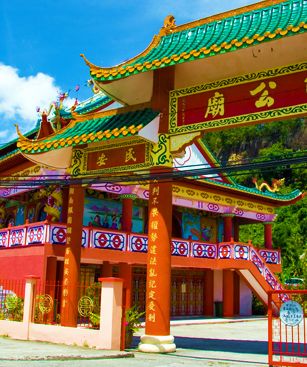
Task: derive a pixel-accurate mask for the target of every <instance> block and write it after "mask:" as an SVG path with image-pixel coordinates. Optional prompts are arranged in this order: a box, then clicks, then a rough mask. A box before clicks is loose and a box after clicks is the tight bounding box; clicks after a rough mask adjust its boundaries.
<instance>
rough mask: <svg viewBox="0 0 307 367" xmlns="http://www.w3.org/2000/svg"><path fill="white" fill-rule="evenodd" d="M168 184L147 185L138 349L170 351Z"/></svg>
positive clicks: (169, 188)
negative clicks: (142, 307) (145, 252)
mask: <svg viewBox="0 0 307 367" xmlns="http://www.w3.org/2000/svg"><path fill="white" fill-rule="evenodd" d="M171 233H172V183H171V182H161V183H159V182H157V181H153V182H151V183H150V191H149V224H148V255H147V280H146V328H145V335H144V336H142V337H141V343H140V345H139V350H141V351H143V352H162V351H163V352H164V353H166V352H172V351H175V350H176V346H175V344H173V341H174V338H173V337H172V336H171V335H170V292H171Z"/></svg>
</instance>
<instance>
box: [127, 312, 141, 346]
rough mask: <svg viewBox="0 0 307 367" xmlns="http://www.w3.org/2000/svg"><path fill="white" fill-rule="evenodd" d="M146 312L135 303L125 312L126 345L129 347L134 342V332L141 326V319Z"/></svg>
mask: <svg viewBox="0 0 307 367" xmlns="http://www.w3.org/2000/svg"><path fill="white" fill-rule="evenodd" d="M144 315H145V312H143V311H140V310H139V306H138V305H133V306H132V307H130V308H129V309H128V310H126V313H125V326H126V337H125V347H126V348H129V347H130V345H131V343H132V337H133V333H135V332H137V331H138V330H139V328H140V326H141V319H142V318H143V317H144Z"/></svg>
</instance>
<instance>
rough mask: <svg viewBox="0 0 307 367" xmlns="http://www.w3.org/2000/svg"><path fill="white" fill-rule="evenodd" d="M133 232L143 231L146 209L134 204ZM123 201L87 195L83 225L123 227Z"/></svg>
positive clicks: (111, 227)
mask: <svg viewBox="0 0 307 367" xmlns="http://www.w3.org/2000/svg"><path fill="white" fill-rule="evenodd" d="M132 216H133V217H132V232H135V233H143V231H144V210H143V208H142V207H139V206H134V207H133V215H132ZM121 218H122V203H121V201H115V200H108V199H100V198H97V197H89V196H88V197H86V198H85V205H84V214H83V225H84V226H93V227H101V228H110V229H118V230H119V229H121V226H122V224H121Z"/></svg>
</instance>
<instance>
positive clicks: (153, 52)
mask: <svg viewBox="0 0 307 367" xmlns="http://www.w3.org/2000/svg"><path fill="white" fill-rule="evenodd" d="M257 5H258V4H257ZM229 14H231V13H229ZM306 23H307V0H288V1H284V2H277V3H276V4H273V5H268V6H265V5H264V7H262V8H259V6H258V7H255V8H254V9H252V10H249V11H246V12H243V13H238V14H236V15H232V16H228V17H225V18H222V19H217V20H213V21H208V22H206V20H203V21H202V20H200V21H198V24H199V25H196V26H195V23H192V25H191V27H190V28H189V25H185V26H180V27H177V28H174V29H173V31H172V32H171V33H170V34H167V35H164V36H158V43H157V42H152V44H151V46H149V48H148V49H147V50H146V51H144V52H143V53H142V54H141V55H140V56H139V57H136V58H134V59H132V60H130V61H127V62H125V63H123V64H121V65H118V66H116V67H114V68H100V67H98V66H95V65H93V64H91V63H90V62H88V61H87V60H86V62H87V63H88V65H89V66H90V73H91V76H92V77H93V79H95V80H98V81H102V82H103V81H108V80H115V79H120V78H124V77H127V76H129V75H133V74H138V73H140V72H145V71H148V70H154V69H159V68H163V67H166V66H170V65H176V64H179V63H184V62H187V61H192V60H197V59H201V58H206V57H210V56H214V55H217V54H222V53H226V52H229V51H235V50H237V49H241V48H246V47H249V46H252V45H256V44H260V43H263V42H267V41H270V40H273V39H279V38H282V37H288V36H292V35H294V34H298V33H303V32H306V30H307V24H306ZM302 46H303V45H302Z"/></svg>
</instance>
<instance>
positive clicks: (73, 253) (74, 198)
mask: <svg viewBox="0 0 307 367" xmlns="http://www.w3.org/2000/svg"><path fill="white" fill-rule="evenodd" d="M83 207H84V189H83V187H82V186H81V185H79V186H78V185H71V186H70V187H69V198H68V211H67V214H68V215H67V237H66V246H65V256H64V275H63V290H62V302H61V325H62V326H72V327H75V326H77V320H78V296H79V295H78V284H79V275H80V260H81V240H82V226H83Z"/></svg>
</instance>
